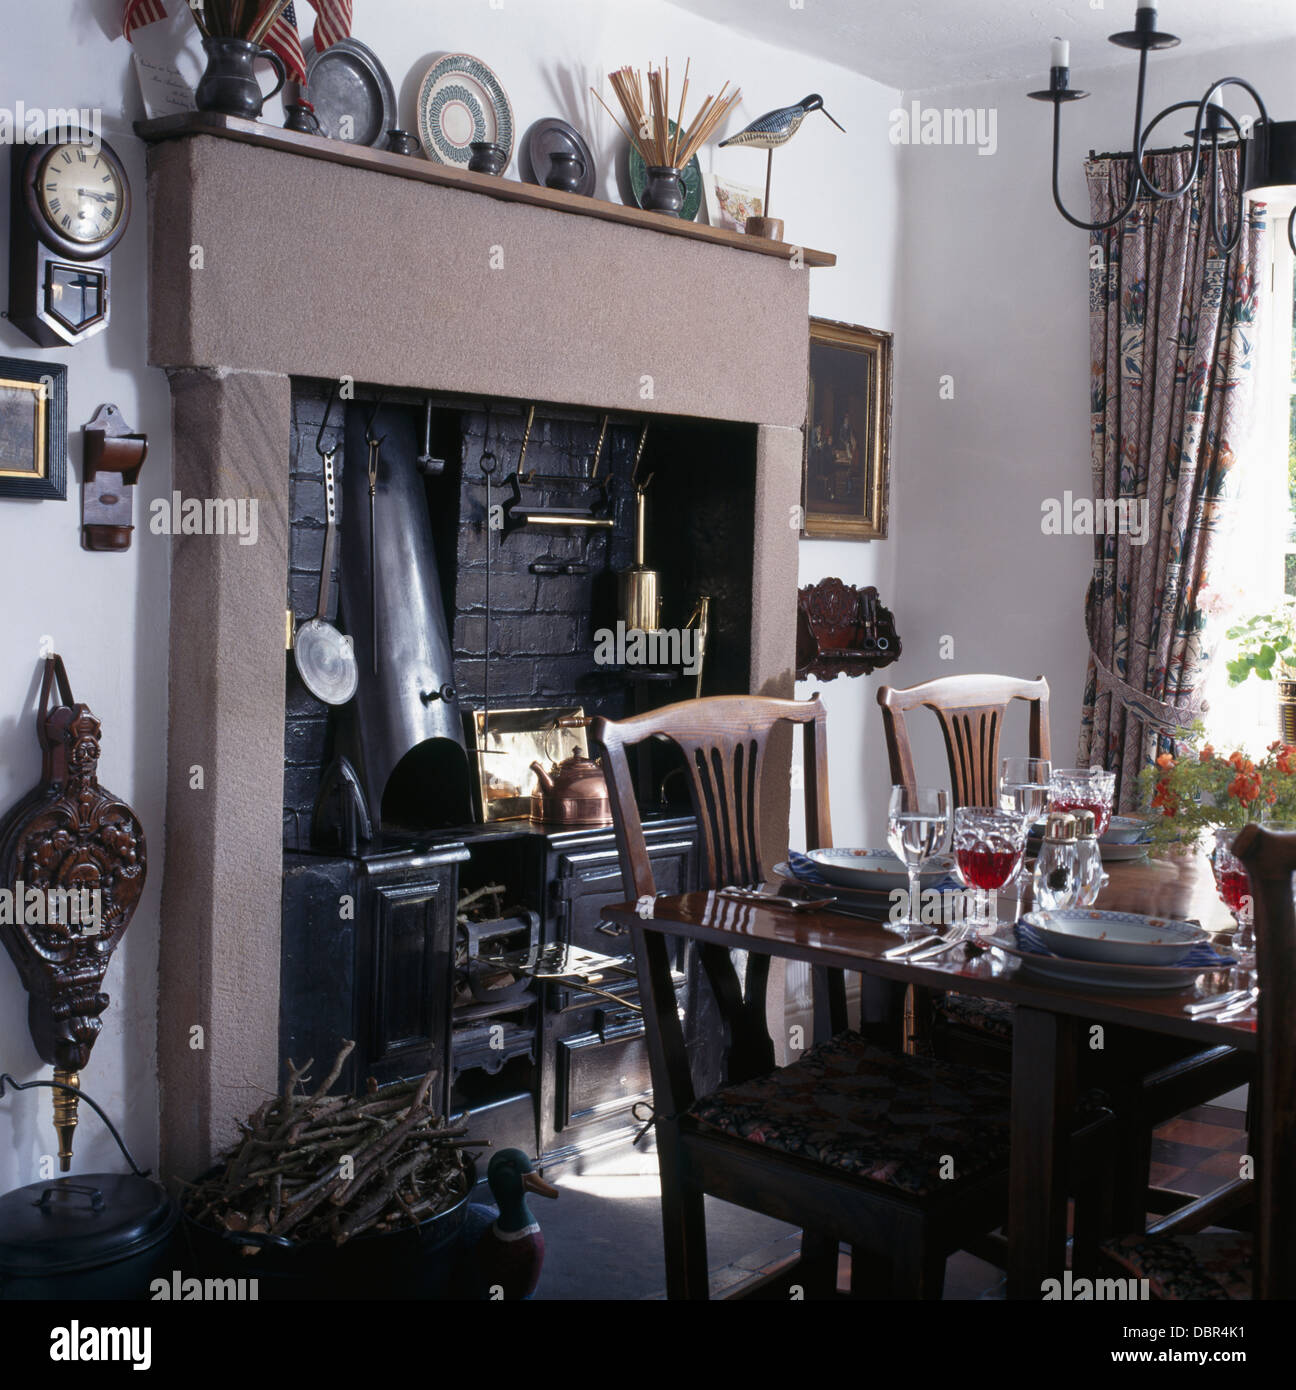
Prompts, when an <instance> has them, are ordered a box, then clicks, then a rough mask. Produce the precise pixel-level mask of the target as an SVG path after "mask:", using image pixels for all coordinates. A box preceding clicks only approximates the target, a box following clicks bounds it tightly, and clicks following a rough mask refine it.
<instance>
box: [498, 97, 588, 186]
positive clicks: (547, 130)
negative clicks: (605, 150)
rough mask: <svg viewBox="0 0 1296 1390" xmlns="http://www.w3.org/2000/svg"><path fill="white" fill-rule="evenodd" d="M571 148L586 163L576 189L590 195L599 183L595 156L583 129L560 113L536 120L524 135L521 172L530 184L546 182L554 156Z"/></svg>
mask: <svg viewBox="0 0 1296 1390" xmlns="http://www.w3.org/2000/svg"><path fill="white" fill-rule="evenodd" d="M567 150H570V151H571V152H572V153H573V154H578V155H580V157H581V159H582V161H583V162H584V165H585V172H584V173H583V174H582V175H581V180H580V185H579V187H578V188H577V189H576V192H577V193H581V194H583V195H584V196H585V197H587V198H588V197H589V196H590V195H591V194H592V193H593V192H594V189H595V187H596V185H597V183H598V166H597V165H596V164H595V162H594V155H593V154H592V153H591V151H590V147H589V145H588V144H587V143H586V141H585V137H584V136H583V135H582V134H581V133H580V131H579V130H577V129H576V127H575V126H572V125H568V124H567V122H566V121H560V120H559V119H558V118H557V117H556V116H546V117H545V118H544V119H543V120H540V121H536V123H535V124H534V125H533V126H532V127H531V128H530V129H529V130H528V131H527V133H526V135H525V136H523V138H522V142H521V144H520V145H519V146H518V171H519V172H520V173H521V175H522V177H523V178H524V179H525V180H526V181H527V183H538V184H543V183H544V181H545V178H546V177H547V176H548V173H549V159H550V156H551V155H554V154H558V153H561V152H564V151H567Z"/></svg>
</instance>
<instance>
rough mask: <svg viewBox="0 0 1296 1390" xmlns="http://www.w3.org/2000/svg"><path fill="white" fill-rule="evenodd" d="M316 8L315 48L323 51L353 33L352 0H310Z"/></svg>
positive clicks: (320, 51)
mask: <svg viewBox="0 0 1296 1390" xmlns="http://www.w3.org/2000/svg"><path fill="white" fill-rule="evenodd" d="M310 3H311V5H312V6H313V7H314V10H315V49H316V51H317V52H319V53H323V52H324V50H325V49H326V48H332V47H333V45H334V44H335V43H337V41H338V40H339V39H345V38H349V37H350V34H351V0H310Z"/></svg>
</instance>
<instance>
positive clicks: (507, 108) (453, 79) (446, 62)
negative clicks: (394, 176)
mask: <svg viewBox="0 0 1296 1390" xmlns="http://www.w3.org/2000/svg"><path fill="white" fill-rule="evenodd" d="M418 133H419V138H420V139H421V140H422V142H423V148H424V149H425V150H426V151H427V154H428V158H429V159H434V160H436V161H437V163H438V164H458V165H462V166H463V167H464V168H467V165H468V161H469V160H470V159H471V158H472V150H471V149H469V148H468V147H469V146H470V145H472V144H473V143H474V142H476V141H482V140H486V141H489V142H490V143H491V144H493V145H502V146H503V147H504V148H505V149H506V150H507V151H508V153H509V158H510V159H511V158H512V157H513V107H512V105H511V104H510V102H509V99H508V94H507V93H506V92H505V90H504V88H503V87H502V86H501V85H500V80H499V78H498V77H496V76H495V74H494V73H493V72H492V71H491V69H490V68H488V67H487V66H486V64H485V63H483V62H482V61H481V59H480V58H474V57H473V56H472V54H471V53H447V54H445V56H444V57H441V58H438V59H437V60H436V62H435V63H433V64H432V66H431V67H430V68H428V70H427V72H425V73H424V74H423V81H422V82H421V83H420V84H419V94H418ZM504 167H505V168H508V161H507V160H506V161H505V165H504Z"/></svg>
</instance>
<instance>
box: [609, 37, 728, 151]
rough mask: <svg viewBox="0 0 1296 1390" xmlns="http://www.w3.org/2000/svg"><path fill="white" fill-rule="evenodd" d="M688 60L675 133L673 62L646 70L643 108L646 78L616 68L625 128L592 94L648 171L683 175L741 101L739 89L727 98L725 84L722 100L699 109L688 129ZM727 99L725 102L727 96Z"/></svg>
mask: <svg viewBox="0 0 1296 1390" xmlns="http://www.w3.org/2000/svg"><path fill="white" fill-rule="evenodd" d="M691 64H692V60H691V59H690V60H689V62H688V63H686V64H685V65H684V86H683V89H682V91H681V92H680V99H679V108H678V111H677V113H676V115H675V129H674V130H672V129H671V101H670V61H669V59H668V60H667V61H666V62H665V64H664V65H663V66H662V67H659V68H656V69H654V68H653V67H652V65H651V64H649V67H648V83H647V90H648V100H647V104H645V102H644V81H643V75H642V74H641V73H640V72H639V70H638V68H618V69H617V70H616V71H615V72H613V73H610V74H609V77H608V80H609V81H610V82H611V83H612V90H613V91H614V92H615V93H616V96H617V100H618V101H619V102H620V104H621V110H622V111H623V112H624V113H625V118H626V123H627V124H625V125H623V124H622V123H621V121H620V120H619V119H618V118H617V115H616V112H614V111H613V110H612V108H611V107H610V106H609V105H608V104H607V102H605V101H604V100H603V98H602V97H601V96H599V94H598V93H597V92H596V91H594V89H593V87H591V88H590V92H591V93H592V94H593V95H594V96H595V97H596V98H597V99H598V102H599V104H600V105H601V106H602V107H603V109H604V110H605V111H606V112H607V113H608V115H609V116H611V117H612V119H613V120H614V121H616V123H617V126H618V127H619V129H620V130H621V132H622V133H623V134H624V135H625V137H626V139H627V140H629V141H630V143H631V144H632V145H633V146H634V147H635V149H637V150H638V151H639V154H640V155H641V156H642V158H643V161H644V163H645V164H647V165H648V166H649V168H660V169H683V168H685V167H686V166H687V165H688V162H689V161H690V160H691V159H692V158H693V156H694V155H695V154H697V152H698V150H700V149H701V148H702V146H703V145H704V144H705V143H706V142H707V140H709V139H710V138H711V135H712V133H713V132H714V131H715V128H716V127H717V126H718V125H719V124H720V122H721V121H722V120H724V118H725V117H726V116H727V115H728V114H729V112H730V111H732V110H733V108H734V107H735V106H736V105H737V104H738V102H739V101H741V100H742V91H741V90H740V89H739V88H737V87H735V88H734V90H733V91H732V92H729V84H728V82H726V83H725V84H724V86H723V87H721V89H720V93H719V95H718V96H711V95H708V96H707V97H705V98H704V99H703V102H702V105H701V106H700V107H698V109H697V112H696V113H695V115H694V117H693V119H692V121H691V122H690V123H689V125H688V126H687V128H686V127H685V125H684V103H685V102H686V101H687V100H688V89H689V67H690V66H691ZM726 92H728V93H729V94H728V95H727V96H726V95H725V93H726Z"/></svg>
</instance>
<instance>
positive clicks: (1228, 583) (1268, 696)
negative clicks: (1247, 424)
mask: <svg viewBox="0 0 1296 1390" xmlns="http://www.w3.org/2000/svg"><path fill="white" fill-rule="evenodd" d="M1269 212H1270V227H1271V231H1270V236H1269V244H1270V254H1271V256H1272V263H1271V265H1270V266H1269V274H1268V280H1269V286H1270V291H1271V293H1270V297H1269V299H1268V302H1267V303H1266V304H1265V305H1264V306H1263V310H1262V315H1261V323H1260V327H1259V331H1260V332H1261V334H1262V335H1263V341H1262V342H1261V343H1260V344H1259V351H1258V353H1257V357H1256V369H1257V380H1256V392H1257V396H1256V410H1255V424H1254V433H1253V435H1252V438H1251V440H1250V442H1249V444H1248V445H1247V447H1246V454H1245V458H1246V460H1247V466H1246V473H1245V475H1244V476H1243V477H1241V478H1240V479H1239V486H1240V492H1239V497H1238V502H1237V507H1236V521H1235V524H1234V525H1233V527H1232V529H1231V531H1230V533H1229V534H1228V535H1227V536H1226V537H1224V538H1223V539H1222V541H1221V542H1220V545H1219V548H1218V549H1217V551H1216V558H1215V561H1214V564H1213V565H1212V567H1211V573H1210V576H1209V585H1208V587H1209V588H1210V590H1212V591H1213V592H1212V596H1211V601H1210V604H1209V607H1210V609H1211V612H1212V616H1213V619H1214V621H1217V622H1219V623H1220V625H1221V627H1224V628H1227V627H1229V626H1232V624H1233V623H1235V622H1238V621H1240V620H1243V619H1246V618H1249V617H1251V615H1252V614H1255V613H1261V612H1266V611H1270V610H1272V609H1274V608H1276V607H1277V606H1278V605H1279V604H1280V603H1281V602H1282V600H1283V597H1284V595H1287V596H1290V597H1293V598H1296V275H1294V274H1293V256H1292V250H1291V247H1290V245H1289V244H1288V241H1287V209H1286V208H1278V207H1277V206H1275V205H1273V204H1271V205H1270V209H1269ZM1217 651H1218V653H1219V656H1220V659H1219V660H1218V661H1216V663H1215V666H1214V668H1213V670H1212V671H1211V675H1210V678H1209V680H1208V681H1207V686H1206V698H1207V700H1208V701H1209V705H1210V708H1209V710H1208V711H1207V713H1206V715H1205V718H1204V722H1205V725H1206V732H1207V734H1208V736H1209V737H1210V739H1211V741H1212V742H1213V743H1214V744H1215V746H1216V747H1217V748H1219V749H1221V750H1222V751H1232V749H1234V748H1243V749H1245V750H1246V751H1247V752H1249V753H1252V754H1258V753H1261V752H1263V751H1264V749H1265V748H1267V747H1268V745H1269V744H1270V743H1272V742H1273V741H1274V739H1276V738H1277V737H1278V733H1279V724H1278V693H1277V686H1276V685H1275V683H1274V682H1273V681H1261V680H1259V679H1257V678H1256V677H1255V676H1251V677H1249V678H1248V680H1247V681H1246V682H1245V683H1244V684H1242V685H1240V686H1236V687H1233V686H1230V685H1229V684H1228V672H1227V670H1226V669H1225V661H1226V659H1227V658H1228V657H1229V656H1231V655H1232V654H1233V651H1232V644H1231V643H1227V642H1221V645H1220V646H1219V648H1218V649H1217Z"/></svg>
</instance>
